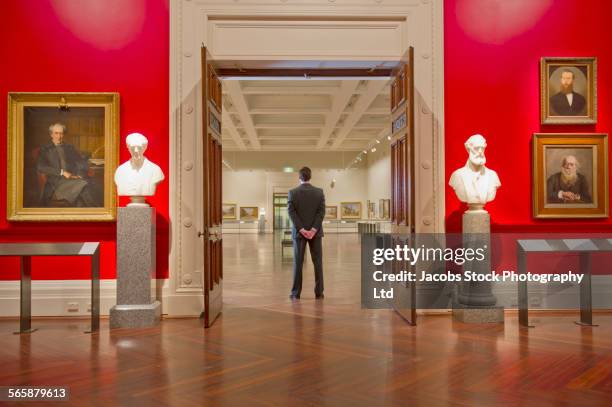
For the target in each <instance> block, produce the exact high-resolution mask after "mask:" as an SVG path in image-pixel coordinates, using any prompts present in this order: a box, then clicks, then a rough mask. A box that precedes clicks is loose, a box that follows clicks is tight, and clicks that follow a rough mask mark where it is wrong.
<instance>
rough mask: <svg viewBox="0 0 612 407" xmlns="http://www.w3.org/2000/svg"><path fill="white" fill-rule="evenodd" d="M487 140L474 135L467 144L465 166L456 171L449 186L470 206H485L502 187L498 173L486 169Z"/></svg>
mask: <svg viewBox="0 0 612 407" xmlns="http://www.w3.org/2000/svg"><path fill="white" fill-rule="evenodd" d="M486 147H487V142H486V140H485V138H484V137H483V136H482V135H480V134H474V135H473V136H471V137H470V138H469V139H467V141H466V142H465V149H466V150H467V152H468V154H469V158H468V161H467V162H466V164H465V166H464V167H462V168H459V169H458V170H455V172H453V174H452V175H451V177H450V180H449V182H448V184H449V185H450V186H451V187H453V189H454V190H455V193H456V194H457V198H459V200H460V201H461V202H465V203H467V204H468V205H484V204H486V203H487V202H491V201H492V200H493V199H495V194H496V192H497V188H499V187H500V186H501V182H500V181H499V177H498V176H497V173H496V172H495V171H493V170H492V169H489V168H487V167H485V163H486V162H487V159H486V157H485V154H484V151H485V148H486Z"/></svg>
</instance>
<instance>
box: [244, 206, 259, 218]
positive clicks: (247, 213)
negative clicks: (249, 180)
mask: <svg viewBox="0 0 612 407" xmlns="http://www.w3.org/2000/svg"><path fill="white" fill-rule="evenodd" d="M257 218H259V207H257V206H241V207H240V220H257Z"/></svg>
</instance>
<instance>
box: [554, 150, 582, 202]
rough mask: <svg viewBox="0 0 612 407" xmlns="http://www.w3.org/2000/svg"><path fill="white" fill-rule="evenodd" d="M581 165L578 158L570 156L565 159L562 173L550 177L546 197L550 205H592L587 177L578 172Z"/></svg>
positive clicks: (562, 164)
mask: <svg viewBox="0 0 612 407" xmlns="http://www.w3.org/2000/svg"><path fill="white" fill-rule="evenodd" d="M578 168H579V163H578V160H577V159H576V157H574V156H573V155H568V156H566V157H564V158H563V161H562V163H561V171H559V172H557V173H555V174H553V175H551V176H550V177H548V180H547V181H546V192H547V194H546V196H547V201H548V203H592V202H593V199H592V198H591V194H590V192H589V183H588V181H587V179H586V177H585V176H584V175H582V174H580V173H579V172H578Z"/></svg>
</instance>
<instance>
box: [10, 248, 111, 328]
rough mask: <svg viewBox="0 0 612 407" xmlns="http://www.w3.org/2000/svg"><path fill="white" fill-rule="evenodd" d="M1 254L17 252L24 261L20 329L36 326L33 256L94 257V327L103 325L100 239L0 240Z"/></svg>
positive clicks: (92, 300) (21, 269) (92, 261)
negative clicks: (32, 241) (74, 240)
mask: <svg viewBox="0 0 612 407" xmlns="http://www.w3.org/2000/svg"><path fill="white" fill-rule="evenodd" d="M0 256H17V257H19V263H20V267H19V268H20V274H21V287H20V314H19V332H15V333H16V334H21V333H30V332H34V331H35V330H36V329H32V275H31V274H32V256H89V257H91V330H90V331H87V333H91V332H95V331H98V330H99V329H100V242H83V243H0Z"/></svg>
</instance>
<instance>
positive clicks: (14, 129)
mask: <svg viewBox="0 0 612 407" xmlns="http://www.w3.org/2000/svg"><path fill="white" fill-rule="evenodd" d="M52 133H53V134H52ZM118 140H119V94H118V93H110V92H103V93H78V92H66V93H60V92H54V93H33V92H11V93H9V94H8V140H7V142H8V143H7V144H8V154H7V176H8V180H7V181H8V182H7V219H8V220H9V221H113V220H115V218H116V206H117V205H116V202H117V194H116V192H115V183H114V180H113V177H114V172H115V169H116V168H117V160H118V157H119V144H118ZM60 167H65V168H60Z"/></svg>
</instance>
